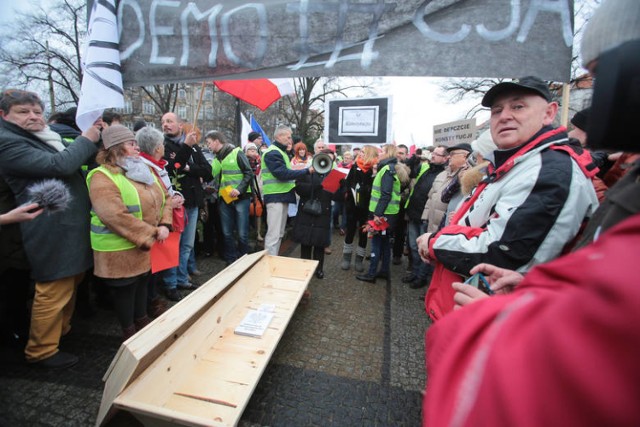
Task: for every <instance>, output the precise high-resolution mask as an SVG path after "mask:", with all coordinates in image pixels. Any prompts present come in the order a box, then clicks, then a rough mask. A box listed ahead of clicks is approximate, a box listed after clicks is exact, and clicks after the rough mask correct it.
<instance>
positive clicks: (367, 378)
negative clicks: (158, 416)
mask: <svg viewBox="0 0 640 427" xmlns="http://www.w3.org/2000/svg"><path fill="white" fill-rule="evenodd" d="M341 248H342V238H341V237H340V236H339V235H338V234H337V233H335V234H334V235H333V244H332V249H333V254H331V255H326V257H325V269H324V270H325V274H326V277H325V279H323V280H319V279H316V278H315V277H314V278H313V279H312V281H311V283H310V287H309V289H310V291H311V299H310V301H309V303H308V304H306V305H301V306H300V307H299V308H298V309H297V311H296V313H295V314H294V316H293V318H292V320H291V322H290V324H289V326H288V328H287V331H286V332H285V334H284V336H283V338H282V340H281V342H280V344H279V345H278V347H277V349H276V352H275V353H274V356H273V358H272V359H271V363H270V364H269V366H268V367H267V369H266V370H265V373H264V374H263V377H262V379H261V380H260V382H259V384H258V386H257V388H256V390H255V393H254V395H253V397H252V399H251V400H250V402H249V404H248V406H247V408H246V410H245V412H244V414H243V416H242V420H241V422H240V425H241V426H243V427H257V426H353V425H366V426H418V425H420V420H421V399H422V398H421V391H422V390H423V389H424V381H425V378H424V376H425V375H424V332H425V329H426V327H427V320H426V316H425V314H424V308H423V302H422V301H421V299H420V297H421V296H423V295H424V290H413V289H410V288H408V286H407V285H404V284H402V283H401V282H400V278H401V277H402V275H403V274H404V267H403V266H395V265H394V266H392V277H393V280H392V283H391V285H390V286H388V285H387V284H386V283H385V281H384V280H379V281H378V283H376V284H370V283H364V282H359V281H357V280H356V279H355V274H356V273H355V272H354V271H353V269H351V270H349V271H343V270H341V269H340V268H339V265H340V261H341V258H342V257H341ZM282 250H283V253H285V255H287V256H291V257H298V256H299V248H297V247H296V246H295V245H292V244H291V243H288V244H283V248H282ZM403 261H404V262H405V264H406V258H404V260H403ZM198 263H199V267H200V270H202V271H203V272H204V273H205V275H204V276H203V278H201V279H200V281H202V282H204V281H206V280H207V279H206V278H208V277H212V276H214V275H215V274H217V273H218V272H219V271H221V270H222V269H223V268H224V263H223V262H222V261H221V260H220V259H217V258H199V259H198ZM119 345H120V330H119V328H118V325H117V321H116V319H115V316H114V315H113V313H112V312H110V311H106V310H98V311H97V314H96V315H95V316H94V317H92V318H90V319H74V328H73V330H72V332H71V333H70V334H69V336H67V337H64V338H63V342H62V345H61V348H62V349H63V350H64V351H69V352H71V353H74V354H77V355H79V356H80V358H81V359H80V362H79V363H78V364H77V365H76V366H74V367H73V368H71V369H68V370H65V371H60V372H56V371H43V370H39V369H35V368H32V367H30V366H28V365H26V364H25V363H24V362H22V354H21V352H19V351H16V350H10V349H2V351H1V352H0V355H1V356H2V360H1V362H2V364H1V369H0V427H5V426H7V427H8V426H11V427H20V426H25V427H27V426H29V427H32V426H36V427H39V426H91V425H93V423H94V422H95V418H96V415H97V412H98V408H99V405H100V400H101V398H102V391H103V383H102V376H103V375H104V373H105V372H106V370H107V368H108V366H109V364H110V363H111V360H112V359H113V357H114V356H115V354H116V352H117V350H118V347H119ZM109 424H110V425H112V426H122V427H129V426H131V427H134V426H138V425H139V423H138V422H137V421H136V420H135V419H134V418H133V417H132V416H130V415H129V414H127V413H124V412H121V413H119V414H118V416H116V417H115V418H114V419H113V420H112V422H110V423H109Z"/></svg>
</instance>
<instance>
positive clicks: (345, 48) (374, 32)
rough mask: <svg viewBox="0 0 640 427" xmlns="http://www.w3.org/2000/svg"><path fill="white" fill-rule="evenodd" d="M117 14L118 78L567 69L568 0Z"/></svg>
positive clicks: (551, 73)
mask: <svg viewBox="0 0 640 427" xmlns="http://www.w3.org/2000/svg"><path fill="white" fill-rule="evenodd" d="M117 16H118V27H119V30H120V56H121V59H122V67H123V78H124V84H125V85H126V86H134V85H146V84H153V83H170V82H177V81H201V80H205V79H218V80H221V79H226V78H232V79H255V78H264V77H267V78H273V77H303V76H450V77H520V76H523V75H536V76H539V77H541V78H543V79H545V80H552V81H557V82H563V81H568V79H569V76H570V63H571V45H572V43H573V0H402V1H395V2H393V1H383V0H378V1H375V0H369V1H356V0H299V1H293V0H289V1H283V0H275V1H270V0H262V1H260V0H258V1H256V0H254V1H240V0H223V1H214V0H197V1H184V0H121V1H120V2H119V3H118V10H117Z"/></svg>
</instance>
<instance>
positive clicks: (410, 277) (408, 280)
mask: <svg viewBox="0 0 640 427" xmlns="http://www.w3.org/2000/svg"><path fill="white" fill-rule="evenodd" d="M416 279H417V277H416V276H415V275H414V274H412V273H409V274H407V275H406V276H404V277H403V278H402V283H411V282H413V281H414V280H416Z"/></svg>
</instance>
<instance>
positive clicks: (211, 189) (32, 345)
mask: <svg viewBox="0 0 640 427" xmlns="http://www.w3.org/2000/svg"><path fill="white" fill-rule="evenodd" d="M616 19H617V20H621V19H622V20H625V22H627V25H626V26H624V27H616V30H615V31H614V30H612V26H613V24H612V22H617V21H616ZM639 21H640V8H639V6H638V3H637V2H633V1H631V0H629V1H627V0H624V1H623V0H620V1H616V0H608V1H606V2H604V3H603V5H602V6H601V7H600V8H599V10H598V11H597V12H596V14H595V15H594V17H593V18H592V20H591V22H590V23H589V26H588V27H587V30H586V33H585V37H584V41H583V46H582V49H583V52H582V55H583V61H584V64H585V66H586V68H587V69H588V70H589V71H590V72H591V73H592V74H593V75H595V74H596V73H598V76H599V78H602V76H603V74H601V73H608V74H605V75H604V76H605V77H606V79H604V78H603V80H606V81H607V82H609V81H611V80H613V81H614V82H616V84H620V85H622V84H623V83H617V80H616V79H622V78H621V77H619V76H617V75H616V73H620V74H622V71H620V70H621V69H623V65H624V66H626V67H630V68H631V69H632V70H633V72H634V73H635V75H639V73H638V71H640V70H638V69H637V67H638V63H637V61H636V62H633V60H632V59H629V58H636V57H637V55H638V53H639V52H638V46H639V45H640V42H639V39H640V34H639V32H638V29H639V28H640V25H638V24H639V23H640V22H639ZM624 61H629V64H627V63H624V64H623V65H620V64H621V63H622V62H624ZM634 67H635V68H634ZM603 70H604V71H603ZM634 84H635V85H636V86H637V82H636V83H633V82H631V83H628V87H630V88H632V89H630V90H628V91H627V95H625V96H628V97H631V99H630V100H623V99H620V97H622V96H623V95H621V93H623V92H624V91H618V92H615V93H609V91H607V89H606V88H605V89H602V86H600V88H599V85H598V82H596V86H595V94H594V99H602V98H604V97H608V98H607V100H608V101H609V102H610V104H611V105H616V103H624V102H627V104H625V105H629V107H628V108H630V109H633V108H636V110H637V90H635V91H634V89H633V88H635V89H637V87H636V86H633V85H634ZM598 90H600V93H598ZM634 97H635V98H634ZM482 105H483V106H484V107H486V108H488V109H489V110H490V112H491V118H490V129H488V130H486V131H485V132H482V133H481V134H480V135H479V136H478V138H477V139H476V140H474V141H473V142H472V143H471V144H468V143H461V144H456V145H452V146H444V145H440V146H432V147H425V148H423V149H419V150H416V152H415V153H410V151H409V149H408V148H407V147H406V146H404V145H402V144H400V145H396V144H385V145H383V146H381V147H377V146H373V145H362V146H356V147H353V150H352V151H347V150H344V151H342V152H341V153H336V152H335V151H334V150H335V148H334V149H332V148H330V147H329V146H327V144H325V142H324V141H323V140H322V139H318V140H316V141H315V143H314V144H313V153H311V152H310V151H311V150H310V149H309V146H307V144H305V143H304V142H302V140H301V138H299V137H297V136H295V135H293V134H292V130H291V128H290V127H288V126H285V125H281V126H278V127H277V128H276V129H275V132H274V134H273V142H272V143H271V144H270V145H268V144H266V143H265V142H264V141H263V137H262V135H261V134H260V133H258V132H251V133H250V134H249V136H248V140H247V141H243V146H235V145H233V144H232V143H230V142H229V138H228V136H227V135H225V133H223V132H219V131H210V132H207V133H206V134H205V135H204V136H202V135H200V133H199V130H198V129H196V128H194V127H193V126H189V125H188V124H186V123H184V122H183V120H182V119H181V118H180V117H178V116H177V115H176V114H175V113H173V112H167V113H165V114H164V115H163V116H162V119H161V129H162V131H159V130H156V129H155V128H154V127H150V126H149V125H148V124H147V123H143V122H142V123H136V125H135V126H134V127H133V130H131V129H129V128H128V127H126V126H124V125H122V124H121V123H120V120H119V116H118V115H117V114H115V113H114V112H105V115H104V116H103V117H102V118H101V119H98V120H97V121H96V123H94V125H93V126H92V127H90V128H89V129H87V130H86V131H84V132H81V131H80V130H79V129H78V128H77V126H76V124H75V109H70V110H68V111H66V112H64V113H58V114H54V115H52V116H51V117H50V118H49V120H48V122H47V121H45V118H44V104H43V102H42V101H41V100H40V98H39V97H38V95H36V94H35V93H32V92H28V91H23V90H5V91H4V92H2V94H0V146H1V149H2V153H3V154H2V156H1V157H0V177H1V180H0V184H1V185H0V195H1V197H0V201H1V202H2V203H1V205H0V226H1V227H2V228H1V229H0V237H1V238H2V250H3V262H2V271H1V274H2V283H3V285H4V284H5V283H11V288H12V289H11V291H9V289H7V292H5V293H4V294H5V295H6V299H5V301H4V304H3V307H2V315H3V321H2V325H3V331H2V333H3V340H6V339H7V337H8V336H11V337H13V338H16V337H17V338H19V339H20V340H21V342H22V343H23V344H24V347H25V348H24V353H25V357H26V360H27V362H28V363H31V364H33V365H34V366H40V367H43V368H51V369H60V368H67V367H70V366H73V365H74V364H75V363H76V362H77V361H78V358H77V357H76V356H75V355H72V354H69V353H66V352H63V351H60V350H59V348H58V347H59V343H60V338H61V337H62V336H63V335H65V334H67V333H69V331H70V329H71V318H72V315H73V312H74V307H75V303H76V296H77V295H82V292H81V290H82V289H85V288H87V287H89V286H90V285H93V287H94V288H96V292H97V289H102V292H108V294H109V298H110V300H111V302H112V305H113V310H114V312H115V317H116V318H117V321H118V322H119V324H120V326H121V328H122V335H123V339H124V340H126V339H128V338H129V337H131V336H133V335H134V334H135V333H136V332H137V331H139V330H140V329H142V328H144V327H145V326H146V325H147V324H148V323H149V322H150V320H151V318H153V317H157V316H159V315H160V314H162V313H163V312H164V311H165V310H166V309H167V303H166V300H169V301H179V300H180V299H181V298H182V296H181V294H180V293H179V292H178V290H179V289H181V290H193V289H195V288H196V287H197V286H198V285H197V284H196V283H195V281H194V280H192V278H193V277H194V276H197V275H199V274H201V273H200V272H199V270H198V268H197V265H196V262H195V250H194V245H195V240H196V228H197V224H198V221H199V220H202V219H203V218H202V216H203V215H202V214H203V213H207V214H208V215H207V218H206V220H205V225H204V234H205V235H207V234H208V235H212V233H217V234H218V240H219V244H220V246H221V247H222V248H223V249H222V250H221V251H220V255H221V256H223V257H224V261H225V263H226V264H227V265H230V264H231V263H233V262H235V261H236V260H237V259H238V258H239V257H241V256H243V255H245V254H247V253H249V252H250V251H251V248H250V244H249V240H250V238H249V234H250V229H251V227H252V226H253V228H254V233H255V236H256V240H257V241H263V242H264V249H265V250H266V252H267V253H268V254H269V255H274V256H277V255H279V254H280V248H281V244H282V242H283V239H284V237H285V234H286V232H287V227H288V226H290V228H289V230H290V235H289V236H290V238H291V240H293V241H294V242H296V243H298V244H299V245H300V257H301V258H305V259H314V260H317V261H318V267H317V269H316V271H315V276H316V278H318V279H323V278H324V277H325V274H344V273H340V272H330V273H327V272H326V271H325V268H324V265H325V262H324V260H325V256H326V255H330V254H331V249H330V246H331V240H332V238H335V237H333V236H334V235H338V236H340V239H343V241H341V242H342V245H341V246H342V258H341V262H340V268H341V269H342V270H343V271H348V270H350V269H351V268H352V266H353V268H354V270H355V278H356V279H357V280H359V281H362V282H368V283H376V281H377V279H383V280H385V281H386V283H387V285H391V283H392V277H391V264H392V263H394V264H400V263H402V256H403V255H406V257H407V270H406V274H405V275H404V276H403V277H402V278H401V280H397V281H396V283H398V282H402V283H404V284H405V285H407V286H409V287H411V288H414V289H418V288H424V287H428V289H427V292H426V295H425V310H426V314H427V315H428V316H429V317H430V318H431V319H432V321H433V322H435V323H434V325H433V326H432V327H431V328H430V330H429V332H428V335H427V341H426V348H427V370H428V377H429V380H428V386H427V392H426V395H425V401H424V412H423V416H424V420H425V424H427V425H444V424H447V425H448V424H455V425H477V424H489V425H525V424H531V425H544V424H550V423H553V421H554V420H556V421H557V420H560V419H561V420H563V422H562V424H563V425H590V424H594V425H595V424H599V423H603V424H607V423H608V422H609V421H611V420H615V422H614V424H615V425H634V424H637V422H638V421H639V420H640V412H638V409H637V407H636V406H637V405H636V403H637V399H638V397H640V393H639V390H638V389H637V385H636V384H637V383H638V381H636V379H637V374H638V368H637V367H636V366H637V364H636V363H635V357H637V356H638V352H639V350H640V336H638V333H637V327H635V326H634V324H635V322H633V319H635V318H636V317H637V314H636V313H637V312H638V310H637V307H638V302H639V297H640V293H638V290H637V289H638V288H637V286H634V285H633V284H632V283H630V282H632V280H630V279H629V277H627V276H624V274H628V273H629V272H630V271H632V270H631V269H632V264H631V263H632V262H634V261H635V262H637V255H638V250H637V248H638V247H640V241H638V236H639V235H640V232H639V228H638V227H639V224H638V216H637V212H638V208H639V206H638V200H640V197H638V173H639V170H640V166H639V164H638V158H639V154H638V153H637V152H629V151H628V144H620V143H618V142H617V141H608V140H607V141H605V142H604V143H603V142H602V141H598V142H597V143H596V145H598V147H605V148H607V149H608V150H601V149H593V148H591V143H593V141H591V140H590V138H589V131H590V129H594V128H597V126H607V125H606V123H608V122H607V120H611V119H607V118H602V117H597V118H594V117H593V114H592V110H591V109H590V108H587V109H584V110H582V111H579V112H578V113H577V114H575V116H574V117H573V118H572V120H571V123H572V129H571V131H570V132H568V131H567V129H566V128H564V127H562V126H558V125H557V118H556V116H557V112H558V103H557V102H556V101H555V100H554V98H553V96H552V94H551V92H550V90H549V86H548V84H547V83H545V82H544V81H543V80H541V79H540V78H538V77H535V76H525V77H522V78H519V79H515V80H512V81H505V82H502V83H498V84H496V85H495V86H493V87H492V88H491V89H490V90H489V91H488V92H486V93H485V94H484V97H483V98H482ZM634 105H635V107H633V106H634ZM594 107H600V106H599V105H598V104H597V103H595V101H594ZM592 108H593V107H592ZM600 108H601V107H600ZM632 112H637V111H635V110H634V111H632ZM629 116H631V114H629ZM625 117H626V116H625ZM603 122H604V123H605V124H604V125H603V124H602V123H603ZM594 123H597V124H594ZM628 124H631V122H629V123H628ZM601 134H602V132H599V133H598V135H601ZM629 135H633V134H632V133H631V132H630V133H629ZM600 138H601V139H602V137H600ZM621 147H624V148H625V149H627V151H618V152H616V153H613V152H614V151H616V149H620V148H621ZM637 151H640V150H637ZM338 154H340V155H339V156H338ZM320 156H324V157H322V159H323V161H325V162H327V163H328V164H329V166H328V167H327V166H325V165H324V164H320V163H316V161H314V159H318V158H320ZM334 169H336V170H337V171H339V172H340V174H342V179H340V180H339V185H338V186H337V188H333V187H329V186H327V185H325V184H326V182H325V180H327V177H328V176H329V175H331V174H332V173H333V171H334ZM45 179H56V180H59V181H61V182H63V183H64V185H65V186H66V188H67V189H68V191H69V193H70V197H69V198H68V200H67V203H66V206H65V209H64V210H61V211H55V212H54V211H51V212H46V213H43V211H45V210H46V209H44V208H43V206H39V205H38V204H36V203H33V202H32V200H31V195H30V188H31V187H32V186H33V184H34V183H37V182H39V181H42V180H45ZM327 181H328V180H327ZM263 227H266V230H265V231H266V232H265V233H264V236H263V233H262V230H263ZM334 231H335V233H334ZM356 236H357V242H356ZM171 239H175V241H176V242H178V244H177V254H175V255H177V257H176V258H177V265H176V266H175V267H172V268H169V269H166V270H164V271H160V272H157V273H154V274H151V255H150V249H151V248H152V246H154V245H162V244H163V242H165V241H168V240H171ZM70 242H73V244H70ZM369 242H370V243H371V244H370V247H369V248H367V245H368V243H369ZM208 250H209V251H211V252H212V251H213V250H212V249H211V248H209V249H208ZM367 258H368V260H369V262H368V265H366V261H367ZM352 261H353V262H352ZM603 266H608V268H604V267H603ZM478 274H482V275H483V278H484V280H486V281H487V284H488V286H489V288H488V289H485V291H486V292H483V290H481V289H479V288H478V287H474V286H472V285H471V284H467V283H463V282H464V281H465V280H466V279H467V278H470V277H471V276H475V275H478ZM398 279H400V278H398ZM363 285H364V284H363ZM367 286H368V285H367ZM29 289H33V291H32V295H28V290H29ZM84 292H85V293H86V292H87V291H86V290H85V291H84ZM487 292H488V293H487ZM489 293H490V294H495V295H493V296H491V295H489ZM30 298H32V300H33V301H32V303H31V304H30V306H29V307H28V306H27V300H28V299H30ZM454 310H455V311H456V312H455V313H453V312H454ZM550 346H553V347H554V351H548V349H549V347H550ZM608 352H609V353H610V354H608ZM612 356H615V359H617V362H615V363H614V361H613V360H611V359H612ZM576 360H580V362H579V363H576ZM596 362H597V364H596ZM520 368H523V369H520ZM524 368H526V369H524ZM589 369H595V370H597V371H598V373H597V374H594V375H593V377H592V378H591V377H588V376H587V375H586V374H585V373H584V371H585V370H589ZM513 374H516V375H517V379H518V381H507V379H512V375H513ZM601 390H605V391H606V393H604V396H603V395H602V393H601V392H600V391H601ZM542 392H544V393H542ZM514 395H516V396H517V395H524V396H526V398H523V399H519V400H518V402H517V403H513V404H508V403H507V404H505V402H507V400H508V398H509V397H510V396H514ZM544 396H553V398H551V399H549V400H551V401H552V403H551V404H550V403H549V400H547V399H544ZM599 399H601V400H602V401H603V402H607V403H606V404H604V403H601V404H599V405H590V403H592V402H598V400H599Z"/></svg>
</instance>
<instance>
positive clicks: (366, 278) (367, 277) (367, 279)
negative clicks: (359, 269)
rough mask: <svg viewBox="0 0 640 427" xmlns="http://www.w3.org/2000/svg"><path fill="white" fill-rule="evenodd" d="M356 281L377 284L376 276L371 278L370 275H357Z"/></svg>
mask: <svg viewBox="0 0 640 427" xmlns="http://www.w3.org/2000/svg"><path fill="white" fill-rule="evenodd" d="M356 279H358V280H361V281H363V282H369V283H376V276H370V275H369V274H368V273H366V274H358V275H356Z"/></svg>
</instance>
